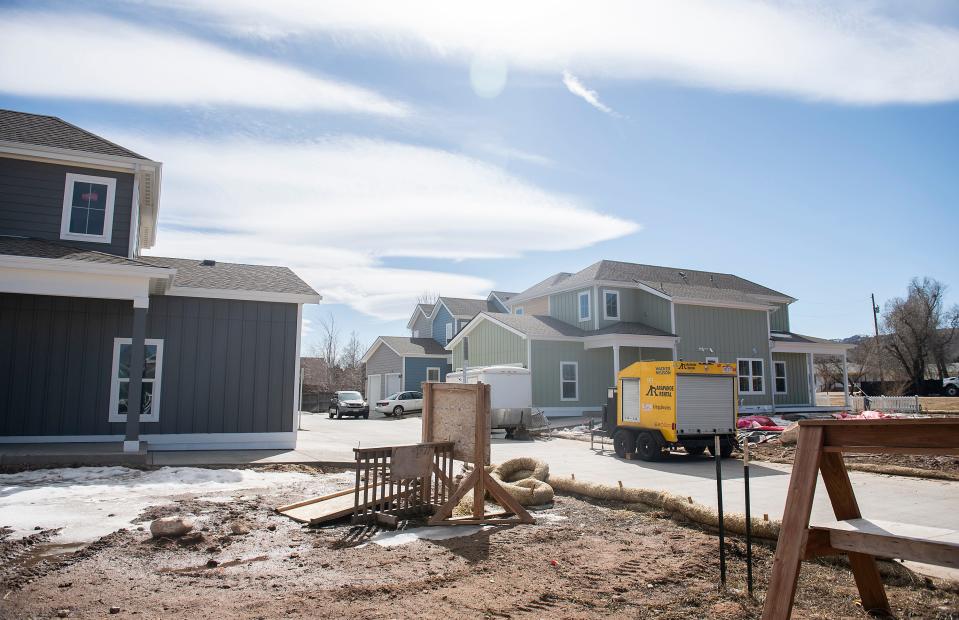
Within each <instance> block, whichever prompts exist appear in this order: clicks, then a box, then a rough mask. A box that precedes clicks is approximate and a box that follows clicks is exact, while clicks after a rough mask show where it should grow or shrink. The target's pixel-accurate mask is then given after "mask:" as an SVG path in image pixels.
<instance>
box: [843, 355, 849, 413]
mask: <svg viewBox="0 0 959 620" xmlns="http://www.w3.org/2000/svg"><path fill="white" fill-rule="evenodd" d="M842 394H843V404H844V405H845V407H846V410H847V411H848V410H849V370H848V368H847V367H846V350H845V349H843V351H842Z"/></svg>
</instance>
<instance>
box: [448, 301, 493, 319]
mask: <svg viewBox="0 0 959 620" xmlns="http://www.w3.org/2000/svg"><path fill="white" fill-rule="evenodd" d="M440 299H441V300H442V301H443V303H444V304H446V307H447V308H448V309H449V311H450V312H451V313H453V316H456V317H459V318H462V317H466V318H470V319H471V318H473V317H474V316H476V315H477V314H479V313H480V312H497V309H496V307H495V306H494V305H493V303H492V302H491V301H489V300H486V299H465V298H462V297H440Z"/></svg>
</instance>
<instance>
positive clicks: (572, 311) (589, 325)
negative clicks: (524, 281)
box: [549, 287, 602, 330]
mask: <svg viewBox="0 0 959 620" xmlns="http://www.w3.org/2000/svg"><path fill="white" fill-rule="evenodd" d="M586 291H589V294H590V308H591V310H590V312H591V314H590V317H589V320H588V321H580V320H579V294H580V293H583V292H586ZM549 308H550V316H552V317H555V318H557V319H559V320H560V321H563V322H564V323H569V324H570V325H575V326H576V327H579V328H580V329H588V330H592V329H595V325H594V323H593V321H594V319H595V317H596V309H597V306H596V296H595V295H594V294H593V289H592V287H584V288H580V289H576V290H575V291H567V292H565V293H556V294H555V295H550V296H549ZM599 316H602V314H600V315H599Z"/></svg>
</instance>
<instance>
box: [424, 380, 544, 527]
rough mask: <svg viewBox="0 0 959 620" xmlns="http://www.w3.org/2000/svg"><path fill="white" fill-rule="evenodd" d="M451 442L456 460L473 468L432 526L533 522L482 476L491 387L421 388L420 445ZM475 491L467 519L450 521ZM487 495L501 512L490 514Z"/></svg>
mask: <svg viewBox="0 0 959 620" xmlns="http://www.w3.org/2000/svg"><path fill="white" fill-rule="evenodd" d="M435 439H449V440H450V441H452V442H453V444H454V447H453V454H454V456H455V458H458V459H461V460H463V461H466V462H468V463H472V465H473V469H472V470H471V471H470V473H469V474H468V475H467V476H466V478H464V479H463V481H462V482H461V483H460V485H459V487H457V489H456V492H455V493H453V495H452V497H450V498H449V499H448V500H447V501H446V503H445V504H443V505H442V506H441V507H440V508H439V509H438V510H437V511H436V512H435V513H434V514H433V516H432V517H430V520H429V523H430V525H465V524H480V523H482V524H509V523H533V522H534V519H533V517H532V516H531V515H530V514H529V513H528V512H527V511H526V509H525V508H523V507H522V506H521V505H520V504H519V502H517V501H516V500H515V499H514V498H513V496H512V495H510V494H509V493H507V492H506V489H504V488H503V487H502V486H501V485H500V484H499V482H497V481H496V480H495V479H494V478H493V477H492V476H490V475H489V473H488V472H487V471H486V467H485V466H486V465H488V464H489V459H490V387H489V385H486V384H484V383H477V384H467V385H463V384H456V383H424V384H423V441H425V442H429V441H433V440H435ZM470 491H473V511H472V515H471V516H470V517H464V518H453V516H452V515H453V510H454V509H455V508H456V506H457V504H459V502H460V501H461V500H462V499H463V497H465V496H466V494H467V493H469V492H470ZM487 492H488V493H489V494H490V495H491V496H492V497H493V499H494V500H495V501H496V502H497V503H498V504H499V505H500V506H502V507H503V508H504V509H505V510H504V511H503V512H497V513H492V514H488V513H487V512H486V504H485V498H486V493H487Z"/></svg>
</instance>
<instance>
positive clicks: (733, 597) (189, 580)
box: [0, 491, 959, 620]
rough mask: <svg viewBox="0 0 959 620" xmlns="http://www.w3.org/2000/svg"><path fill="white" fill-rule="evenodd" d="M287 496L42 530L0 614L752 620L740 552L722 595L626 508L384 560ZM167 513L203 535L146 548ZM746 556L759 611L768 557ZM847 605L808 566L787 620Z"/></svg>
mask: <svg viewBox="0 0 959 620" xmlns="http://www.w3.org/2000/svg"><path fill="white" fill-rule="evenodd" d="M283 493H284V492H283V491H274V492H272V493H266V494H262V495H259V496H252V497H251V496H245V497H246V499H239V498H237V499H236V500H235V501H233V502H232V503H226V504H224V503H214V502H208V501H200V500H196V499H183V500H180V501H178V502H176V503H173V504H169V505H165V506H160V507H155V508H152V509H149V510H147V511H146V512H145V513H144V514H143V515H142V516H141V519H142V521H143V523H142V524H141V525H137V526H134V527H131V528H130V529H127V530H123V531H120V532H117V533H114V534H111V535H109V536H106V537H104V538H102V539H100V540H99V541H97V542H95V543H93V544H92V545H89V546H88V547H86V548H84V549H82V550H80V551H75V552H66V551H67V550H60V551H64V553H61V554H60V555H54V556H49V557H46V558H45V559H40V558H39V557H38V554H37V551H36V550H37V549H38V548H41V547H43V541H44V540H47V539H49V537H50V535H51V534H52V532H43V531H40V532H37V533H36V534H35V535H33V536H31V537H30V538H29V539H26V540H23V541H9V540H0V592H2V594H0V617H3V618H24V617H37V618H48V617H58V616H59V617H75V618H93V617H97V618H98V617H103V616H107V615H111V614H112V615H115V617H118V618H124V617H140V618H154V617H161V616H163V617H176V618H208V617H210V616H211V615H213V614H215V615H216V616H217V617H219V618H274V617H280V616H284V617H312V616H325V617H360V618H397V617H420V618H469V617H485V618H525V617H546V616H549V617H563V618H598V617H606V616H609V615H612V614H616V615H619V616H625V617H635V618H640V617H641V618H682V619H684V620H686V619H688V618H698V617H710V618H757V617H759V614H760V612H761V603H759V602H757V600H752V599H750V598H749V597H748V596H746V594H745V593H744V590H745V559H744V549H745V546H744V544H743V542H742V541H741V540H740V539H731V540H730V541H729V542H728V552H727V561H728V569H729V581H728V586H729V587H728V589H726V590H725V591H720V590H719V589H718V588H717V582H718V576H719V562H718V553H717V548H716V547H717V538H716V537H715V536H713V535H712V534H710V533H708V532H705V531H703V530H701V529H699V528H697V527H694V526H691V525H685V524H680V523H676V522H674V521H671V520H669V519H667V518H665V516H664V515H661V514H657V513H650V512H640V511H638V510H636V507H632V509H630V507H624V506H621V505H614V504H608V503H605V504H603V503H587V502H584V501H581V500H579V499H576V498H572V497H567V496H558V497H557V499H556V502H555V504H554V506H553V507H552V508H550V509H549V510H545V511H537V512H536V513H535V514H536V516H538V517H539V523H538V524H537V525H530V526H522V525H521V526H514V527H500V528H491V529H487V530H484V531H481V532H479V533H477V534H474V535H472V536H469V537H461V538H454V539H448V540H444V541H436V542H429V541H422V540H420V541H416V542H413V543H410V544H407V545H403V546H398V547H392V548H385V547H380V546H378V545H376V544H365V545H364V543H368V537H369V532H365V531H363V530H358V529H355V528H351V527H350V526H349V525H348V524H346V523H342V522H341V523H337V524H334V525H331V526H326V527H320V528H308V527H302V526H300V525H299V524H297V523H294V522H293V521H291V520H289V519H287V518H286V517H283V516H280V515H277V514H275V513H274V512H273V511H272V507H273V506H276V505H280V504H282V503H286V502H290V501H294V500H298V499H302V498H301V497H284V496H283ZM287 493H288V491H287ZM172 514H180V515H182V514H192V515H195V516H196V518H197V523H198V527H199V528H201V530H202V531H201V533H200V535H197V536H194V537H192V538H188V539H186V540H180V541H179V542H174V541H168V540H164V541H154V540H151V539H150V537H149V533H148V531H147V530H148V522H149V521H150V520H151V519H153V518H156V517H159V516H165V515H172ZM234 526H237V527H236V529H237V531H239V532H240V533H233V529H234ZM141 528H142V529H141ZM247 528H248V529H249V532H248V533H243V532H245V530H246V529H247ZM2 535H3V534H2V533H0V536H2ZM47 551H50V550H49V549H48V550H47ZM54 551H56V549H54ZM754 551H755V569H754V574H755V576H756V595H757V599H758V601H761V600H762V597H763V595H764V591H765V587H766V578H767V575H768V573H769V570H770V565H771V562H772V549H771V546H770V545H768V544H757V545H756V546H755V548H754ZM902 575H903V573H902V571H900V572H899V576H897V577H893V578H891V579H887V589H888V593H889V598H890V601H891V603H892V607H893V609H894V610H895V613H896V615H897V616H899V617H916V618H959V584H948V583H943V582H933V581H930V580H928V579H925V578H921V577H912V576H906V577H903V576H902ZM856 600H857V594H856V589H855V585H854V583H853V580H852V576H851V574H850V573H849V572H848V571H847V570H846V569H845V568H842V567H841V566H837V565H833V564H827V563H820V562H816V563H807V564H805V565H804V567H803V573H802V581H801V583H800V585H799V593H798V597H797V605H796V612H795V615H794V617H797V618H839V617H843V618H865V617H867V616H866V615H865V614H864V612H863V611H862V610H861V609H860V608H859V607H858V606H857V603H856Z"/></svg>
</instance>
